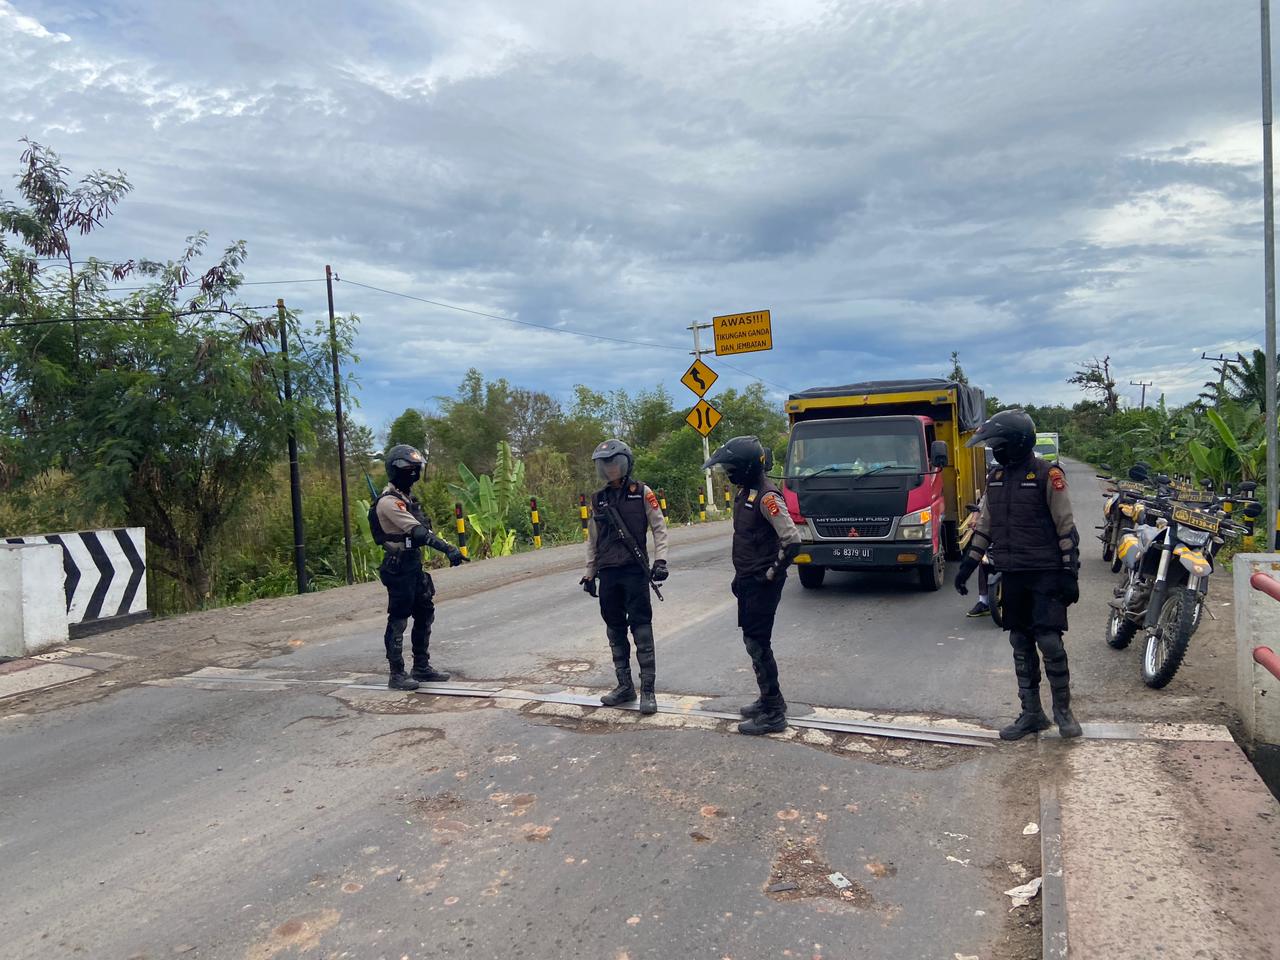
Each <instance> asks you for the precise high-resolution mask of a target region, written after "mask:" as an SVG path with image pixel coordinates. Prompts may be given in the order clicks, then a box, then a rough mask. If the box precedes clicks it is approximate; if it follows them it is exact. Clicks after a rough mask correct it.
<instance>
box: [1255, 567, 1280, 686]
mask: <svg viewBox="0 0 1280 960" xmlns="http://www.w3.org/2000/svg"><path fill="white" fill-rule="evenodd" d="M1249 586H1251V587H1253V589H1255V590H1257V591H1258V592H1260V593H1265V594H1266V595H1267V596H1268V597H1270V598H1271V599H1272V600H1280V580H1276V578H1275V577H1269V576H1267V575H1266V574H1265V573H1255V574H1254V575H1253V576H1252V577H1250V578H1249ZM1253 662H1254V663H1256V664H1258V666H1260V667H1262V668H1263V669H1264V670H1266V671H1267V672H1268V673H1270V674H1271V675H1272V676H1273V677H1275V678H1276V679H1277V680H1280V655H1277V654H1276V652H1275V651H1274V650H1272V649H1271V648H1270V647H1254V648H1253Z"/></svg>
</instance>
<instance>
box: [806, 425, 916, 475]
mask: <svg viewBox="0 0 1280 960" xmlns="http://www.w3.org/2000/svg"><path fill="white" fill-rule="evenodd" d="M873 470H874V471H875V472H876V473H921V472H923V471H924V438H923V432H922V430H921V429H920V424H919V423H917V422H915V421H911V420H902V421H898V422H888V423H886V422H884V421H867V420H863V421H859V420H834V421H833V420H824V421H810V422H807V423H806V422H801V423H797V424H796V425H795V426H794V427H793V428H792V430H791V444H790V446H789V448H788V450H787V476H788V477H796V478H800V477H812V476H816V475H818V474H823V475H830V474H841V475H850V476H855V477H856V476H862V475H863V474H867V473H870V472H871V471H873Z"/></svg>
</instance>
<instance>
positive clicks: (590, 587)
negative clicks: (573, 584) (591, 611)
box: [578, 577, 599, 597]
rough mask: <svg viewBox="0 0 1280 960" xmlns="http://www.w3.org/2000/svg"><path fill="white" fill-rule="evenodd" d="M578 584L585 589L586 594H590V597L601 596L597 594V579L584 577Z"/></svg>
mask: <svg viewBox="0 0 1280 960" xmlns="http://www.w3.org/2000/svg"><path fill="white" fill-rule="evenodd" d="M578 583H580V584H582V589H583V590H584V591H585V592H586V593H588V594H590V595H591V596H593V597H598V596H599V594H598V593H596V579H595V577H583V578H582V579H581V580H579V581H578Z"/></svg>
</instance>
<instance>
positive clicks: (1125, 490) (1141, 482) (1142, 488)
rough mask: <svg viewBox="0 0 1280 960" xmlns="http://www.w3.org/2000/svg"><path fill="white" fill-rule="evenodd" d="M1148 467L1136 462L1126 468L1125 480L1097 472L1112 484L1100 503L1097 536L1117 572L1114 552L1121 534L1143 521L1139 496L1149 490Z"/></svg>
mask: <svg viewBox="0 0 1280 960" xmlns="http://www.w3.org/2000/svg"><path fill="white" fill-rule="evenodd" d="M1148 472H1149V467H1148V466H1147V464H1145V463H1136V464H1134V465H1133V466H1132V467H1130V468H1129V479H1128V480H1117V479H1116V478H1115V477H1111V476H1107V475H1105V474H1101V473H1100V474H1098V475H1097V477H1098V479H1099V480H1106V481H1107V482H1108V483H1110V484H1111V485H1112V486H1111V488H1110V489H1109V490H1107V492H1106V494H1105V496H1106V500H1105V501H1104V502H1103V505H1102V519H1103V525H1102V526H1101V527H1099V528H1098V529H1099V530H1101V531H1102V533H1101V534H1099V536H1098V539H1099V540H1101V541H1102V559H1103V560H1106V561H1107V562H1109V563H1110V564H1111V572H1112V573H1119V572H1120V566H1121V565H1120V558H1119V557H1118V556H1117V555H1116V554H1117V551H1118V550H1119V547H1120V540H1121V539H1122V538H1123V536H1124V534H1125V533H1126V532H1127V531H1129V530H1132V529H1133V528H1134V527H1135V526H1137V525H1138V524H1139V523H1141V522H1142V512H1143V509H1144V508H1143V506H1142V503H1141V498H1142V497H1143V496H1144V495H1145V494H1146V493H1147V492H1148V486H1147V484H1148V483H1149V482H1150V477H1149V475H1148Z"/></svg>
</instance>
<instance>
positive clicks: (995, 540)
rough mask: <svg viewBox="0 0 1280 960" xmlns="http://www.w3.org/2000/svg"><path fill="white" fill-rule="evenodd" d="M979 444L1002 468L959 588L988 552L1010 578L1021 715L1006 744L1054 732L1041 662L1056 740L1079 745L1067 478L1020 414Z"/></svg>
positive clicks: (1007, 414)
mask: <svg viewBox="0 0 1280 960" xmlns="http://www.w3.org/2000/svg"><path fill="white" fill-rule="evenodd" d="M981 443H985V444H986V445H987V446H988V447H990V448H991V451H992V453H993V454H994V455H995V460H996V463H995V465H994V466H993V467H992V468H991V470H990V472H989V473H988V474H987V492H986V495H985V496H984V497H983V498H982V505H981V508H980V513H979V515H978V523H977V526H976V527H975V529H974V532H973V538H972V540H971V541H970V543H969V552H968V553H967V554H966V555H965V558H964V559H963V560H962V561H961V562H960V570H959V572H958V573H957V574H956V580H955V587H956V590H957V591H959V593H960V594H961V595H962V596H963V595H964V594H967V593H968V592H969V591H968V588H967V587H966V586H965V583H966V582H967V581H968V579H969V576H970V575H971V574H972V573H973V571H974V570H976V569H977V568H978V564H979V562H980V561H981V559H982V554H983V552H984V551H985V552H986V553H987V554H988V555H989V556H990V557H991V560H992V562H993V563H994V565H995V567H996V569H997V570H999V571H1001V572H1002V573H1003V574H1004V579H1003V581H1002V584H1003V586H1002V589H1003V602H1004V626H1005V629H1007V630H1008V631H1009V642H1010V643H1011V644H1012V645H1013V666H1014V672H1015V673H1016V674H1017V677H1018V697H1019V699H1020V700H1021V701H1022V713H1021V714H1019V716H1018V719H1017V720H1015V721H1014V722H1013V723H1011V724H1009V725H1008V726H1007V727H1005V728H1003V729H1002V730H1001V731H1000V736H1001V738H1002V739H1005V740H1017V739H1020V738H1021V737H1025V736H1026V735H1027V734H1029V733H1038V732H1039V731H1041V730H1047V729H1048V728H1049V726H1050V723H1049V718H1048V717H1046V716H1045V714H1044V708H1043V707H1042V706H1041V704H1040V656H1042V657H1044V672H1045V676H1046V677H1047V678H1048V680H1049V690H1050V692H1051V694H1052V696H1053V719H1054V722H1056V723H1057V725H1058V732H1059V733H1060V734H1061V735H1062V736H1064V737H1078V736H1080V724H1078V723H1077V722H1076V719H1075V717H1074V716H1072V714H1071V684H1070V675H1069V673H1068V671H1067V650H1066V647H1065V646H1064V644H1063V642H1062V634H1063V632H1064V631H1065V630H1066V629H1067V607H1069V606H1070V605H1071V604H1073V603H1075V602H1076V601H1077V600H1079V599H1080V583H1079V570H1080V537H1079V534H1078V533H1077V532H1076V525H1075V520H1074V519H1073V518H1072V516H1071V500H1070V498H1069V497H1068V495H1067V478H1066V475H1065V474H1064V473H1063V472H1062V469H1061V468H1060V467H1057V466H1054V465H1052V464H1050V463H1048V462H1046V461H1044V460H1042V459H1040V458H1039V457H1037V456H1035V454H1034V450H1035V445H1036V427H1035V424H1034V423H1033V422H1032V420H1031V418H1030V417H1029V416H1027V414H1025V413H1024V412H1023V411H1021V410H1002V411H1000V412H999V413H997V414H996V415H995V416H993V417H992V418H991V419H990V420H988V421H987V422H986V423H984V424H983V425H982V427H981V429H979V430H978V432H977V433H975V434H974V435H973V437H972V439H970V441H969V444H968V445H969V446H971V447H972V446H975V445H977V444H981ZM1037 647H1038V648H1039V653H1040V656H1037V655H1036V648H1037Z"/></svg>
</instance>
